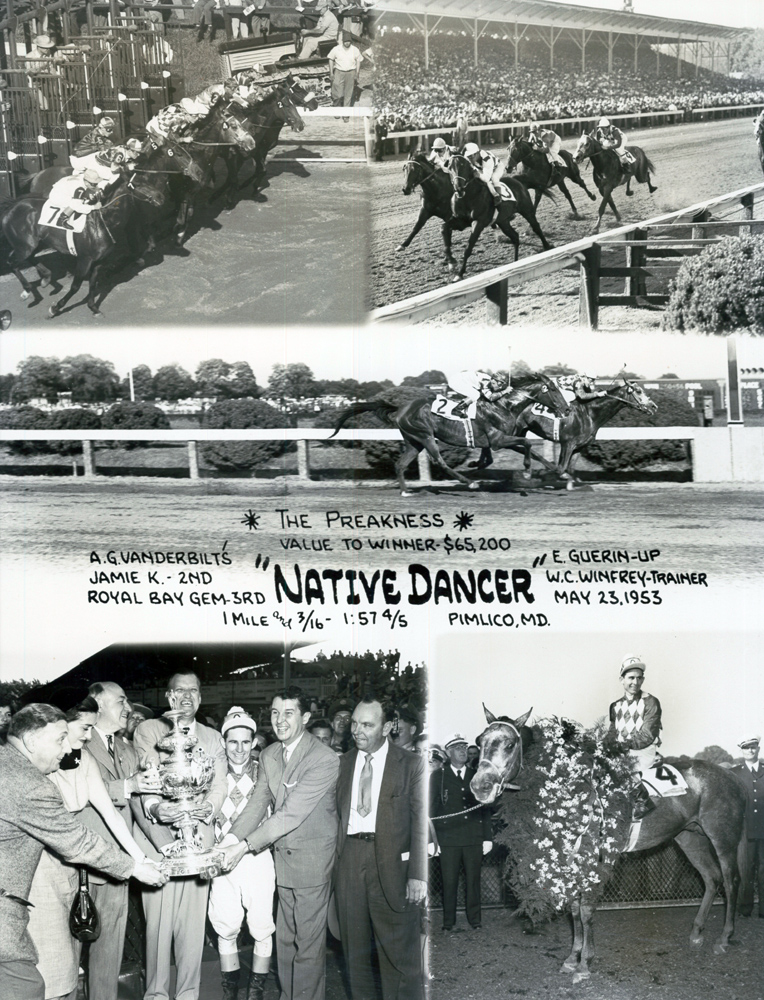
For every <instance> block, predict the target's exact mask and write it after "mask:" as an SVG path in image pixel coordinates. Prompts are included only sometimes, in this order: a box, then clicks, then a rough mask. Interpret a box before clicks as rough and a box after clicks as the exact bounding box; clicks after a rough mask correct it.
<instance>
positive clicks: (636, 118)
mask: <svg viewBox="0 0 764 1000" xmlns="http://www.w3.org/2000/svg"><path fill="white" fill-rule="evenodd" d="M763 108H764V103H760V104H726V105H724V106H722V107H716V108H713V107H712V108H691V109H688V110H689V111H690V114H693V115H704V114H711V113H713V112H729V111H734V112H740V111H761V110H762V109H763ZM685 115H686V111H685V110H684V108H674V110H673V111H635V112H630V113H629V114H623V115H620V114H614V115H610V114H609V115H608V118H609V119H610V121H611V122H616V123H618V122H622V123H626V124H635V125H639V124H640V122H641V121H642V120H643V119H645V120H648V121H651V120H652V119H655V118H657V119H661V118H665V119H679V122H684V121H685ZM598 117H599V116H598V115H587V116H585V117H577V118H547V119H544V120H543V121H542V120H539V121H538V122H537V123H536V124H538V125H543V126H545V127H547V128H556V129H560V130H564V129H566V128H568V127H569V126H573V125H591V124H592V122H594V121H596V120H597V119H598ZM669 124H670V125H675V124H677V123H676V122H675V121H673V120H672V121H669ZM455 127H456V126H455V125H451V126H441V127H440V128H423V129H411V130H404V131H402V132H388V133H387V135H386V136H385V138H386V139H412V138H416V137H417V136H423V137H425V138H428V137H429V136H434V135H443V136H445V135H448V134H449V133H451V132H453V131H454V129H455ZM527 128H528V119H527V118H524V119H523V120H522V121H512V122H496V123H494V124H488V125H470V126H469V129H468V130H467V134H468V135H471V134H472V133H473V132H506V133H515V132H517V131H525V130H526V129H527ZM502 141H503V140H502Z"/></svg>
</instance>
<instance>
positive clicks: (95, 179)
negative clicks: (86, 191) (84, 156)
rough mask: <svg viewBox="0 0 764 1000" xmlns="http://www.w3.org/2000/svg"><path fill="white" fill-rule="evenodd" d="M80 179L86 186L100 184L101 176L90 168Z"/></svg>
mask: <svg viewBox="0 0 764 1000" xmlns="http://www.w3.org/2000/svg"><path fill="white" fill-rule="evenodd" d="M82 179H83V181H84V182H85V183H86V184H100V183H101V175H100V174H99V173H98V171H97V170H91V169H90V168H88V169H87V170H86V171H85V173H84V174H83V175H82Z"/></svg>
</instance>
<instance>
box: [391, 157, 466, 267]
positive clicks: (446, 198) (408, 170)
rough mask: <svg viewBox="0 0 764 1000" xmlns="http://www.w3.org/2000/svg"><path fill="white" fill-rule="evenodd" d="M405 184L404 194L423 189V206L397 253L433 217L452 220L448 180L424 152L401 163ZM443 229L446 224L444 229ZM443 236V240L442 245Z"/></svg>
mask: <svg viewBox="0 0 764 1000" xmlns="http://www.w3.org/2000/svg"><path fill="white" fill-rule="evenodd" d="M403 173H404V178H405V182H404V185H403V193H404V195H407V196H408V195H410V194H413V192H414V190H415V189H416V188H417V187H421V189H422V206H421V208H420V209H419V216H418V218H417V220H416V222H415V223H414V228H413V229H412V230H411V232H410V233H409V234H408V236H407V237H406V239H405V240H404V241H403V243H401V244H400V245H399V246H397V247H396V248H395V252H396V253H399V252H400V251H401V250H405V249H406V247H408V246H409V245H410V244H411V241H412V240H413V239H414V237H415V236H416V234H417V233H418V232H419V230H420V229H421V228H422V227H423V226H424V224H425V223H426V222H428V221H429V220H430V219H431V218H432V217H433V216H435V217H436V218H438V219H442V220H443V222H444V223H446V222H448V220H449V219H450V218H451V196H452V195H453V193H454V189H453V185H452V184H451V178H450V177H449V176H448V174H447V173H445V172H444V171H443V170H439V169H437V168H436V167H434V166H433V165H432V163H430V161H429V160H428V159H427V154H426V153H411V154H409V158H408V160H406V162H405V163H404V164H403ZM443 229H444V230H445V225H444V226H443ZM445 238H446V237H445V233H444V235H443V240H444V242H445Z"/></svg>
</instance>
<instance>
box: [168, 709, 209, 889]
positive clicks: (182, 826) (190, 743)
mask: <svg viewBox="0 0 764 1000" xmlns="http://www.w3.org/2000/svg"><path fill="white" fill-rule="evenodd" d="M180 715H181V713H180V712H179V711H176V710H171V711H169V712H165V718H168V719H170V720H171V721H172V724H173V728H172V730H171V732H170V733H168V735H167V736H165V737H163V739H161V740H159V742H158V743H157V748H158V749H159V750H163V751H165V753H166V754H168V755H169V756H164V757H163V759H162V761H161V763H160V765H159V778H160V781H161V782H162V791H163V793H164V795H165V797H166V798H168V799H171V800H172V801H173V802H177V803H178V805H179V806H180V808H181V809H182V810H183V817H182V818H181V819H179V820H176V821H175V822H174V823H173V824H172V826H173V827H174V828H175V831H176V833H175V837H176V839H175V840H174V841H173V842H172V843H171V844H166V845H165V846H164V847H162V848H161V850H162V854H164V857H165V860H164V861H163V862H162V869H163V870H164V871H165V872H166V874H167V875H169V876H170V877H171V878H173V877H177V876H180V875H199V876H201V878H205V879H209V878H214V877H215V876H216V875H219V874H220V873H221V871H222V862H223V854H222V852H220V851H215V850H210V849H209V848H205V847H204V843H203V840H202V835H201V833H200V831H199V821H198V820H196V819H194V818H193V816H192V815H191V813H192V812H193V810H194V809H195V808H196V807H197V806H198V805H199V803H200V802H201V801H202V799H203V797H204V794H205V792H207V791H208V790H209V787H210V785H211V784H212V778H213V776H214V774H215V761H214V758H212V757H210V755H209V754H208V753H207V752H206V751H205V750H203V749H202V747H200V746H197V745H196V744H197V743H198V740H197V738H196V737H195V736H191V735H188V734H186V733H183V732H182V730H181V729H180V727H179V726H178V719H179V717H180Z"/></svg>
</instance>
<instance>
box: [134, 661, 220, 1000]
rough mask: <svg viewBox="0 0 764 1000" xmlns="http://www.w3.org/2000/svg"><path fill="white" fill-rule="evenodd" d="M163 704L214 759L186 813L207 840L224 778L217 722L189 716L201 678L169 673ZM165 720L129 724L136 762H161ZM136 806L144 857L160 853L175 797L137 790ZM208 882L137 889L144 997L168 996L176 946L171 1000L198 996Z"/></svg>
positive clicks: (169, 835)
mask: <svg viewBox="0 0 764 1000" xmlns="http://www.w3.org/2000/svg"><path fill="white" fill-rule="evenodd" d="M166 697H167V701H168V703H169V705H170V708H172V709H176V710H178V711H180V713H181V715H180V716H179V718H178V726H179V727H180V728H181V729H184V730H187V732H188V734H189V735H190V736H195V737H196V739H197V741H198V742H197V746H198V747H201V748H202V749H203V750H205V751H206V752H207V753H208V754H209V755H210V756H211V757H213V758H214V761H215V774H214V777H213V779H212V784H211V786H210V790H209V792H208V793H207V794H206V796H205V797H204V799H203V801H201V802H200V803H199V805H198V807H197V809H196V810H195V812H194V813H192V815H193V816H194V818H195V819H197V820H199V828H200V831H201V833H202V841H203V845H204V847H212V846H213V843H214V834H213V830H212V825H211V824H212V820H213V819H214V818H215V816H217V814H218V813H219V812H220V808H221V806H222V805H223V802H224V801H225V798H226V795H227V792H228V785H227V778H226V775H227V772H228V764H227V761H226V756H225V748H224V747H223V738H222V736H221V735H220V733H219V732H218V731H217V730H216V729H211V728H210V727H209V726H204V725H202V723H201V722H199V721H198V720H197V718H196V713H197V712H198V711H199V706H200V705H201V701H202V693H201V683H200V681H199V678H198V677H197V676H196V674H194V673H181V674H174V675H173V676H172V677H171V678H170V681H169V684H168V685H167V693H166ZM171 728H172V723H171V721H170V720H169V719H168V718H166V717H165V716H163V717H162V718H159V719H148V720H147V721H146V722H142V723H141V724H140V725H139V726H138V728H137V729H136V730H135V734H134V736H133V746H134V747H135V749H136V750H137V751H138V755H139V758H140V762H141V764H142V765H143V766H146V765H152V764H157V765H158V764H159V763H161V752H160V751H159V750H158V749H157V743H158V742H159V740H161V739H163V737H165V736H167V735H168V734H169V732H170V730H171ZM141 798H142V801H141V802H140V805H137V804H136V803H135V801H133V802H131V808H132V809H133V815H134V818H135V822H136V823H137V825H138V829H136V830H134V836H135V839H136V841H137V842H138V843H139V844H140V845H141V847H143V849H144V850H145V851H146V853H147V854H148V856H149V857H150V858H161V857H163V855H162V853H161V848H162V847H163V846H164V845H166V844H170V843H172V841H173V840H174V839H175V837H174V835H173V831H172V824H173V823H174V822H176V821H177V820H179V819H180V818H181V816H182V812H181V810H180V809H179V808H178V806H177V804H176V803H174V802H171V801H168V800H166V799H162V798H160V797H159V796H152V795H144V796H142V797H141ZM208 895H209V882H205V881H202V879H199V878H195V877H193V876H185V877H183V878H173V879H171V880H170V881H169V882H168V883H167V885H164V886H162V888H161V889H153V890H152V889H146V890H145V891H144V892H143V912H144V914H145V916H146V993H145V995H144V1000H168V997H169V993H170V956H171V952H172V951H174V953H175V966H176V969H177V982H176V985H175V998H176V1000H198V997H199V981H200V979H201V973H202V950H203V948H204V923H205V919H206V916H207V897H208Z"/></svg>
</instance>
